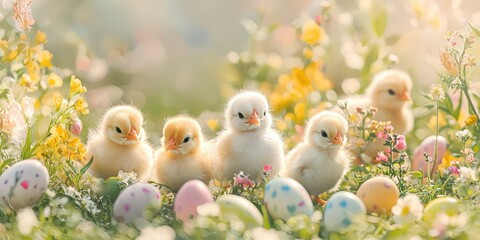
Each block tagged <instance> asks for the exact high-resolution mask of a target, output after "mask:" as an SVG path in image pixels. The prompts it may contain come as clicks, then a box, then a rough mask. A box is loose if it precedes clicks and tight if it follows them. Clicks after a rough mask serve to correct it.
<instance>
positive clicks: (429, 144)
mask: <svg viewBox="0 0 480 240" xmlns="http://www.w3.org/2000/svg"><path fill="white" fill-rule="evenodd" d="M446 152H447V139H445V138H444V137H442V136H438V145H437V159H436V164H435V169H434V171H436V170H437V167H438V166H440V164H441V163H442V159H443V157H444V156H445V153H446ZM425 153H426V154H428V156H430V157H431V158H432V159H433V157H434V154H435V136H430V137H427V138H425V139H424V140H423V141H422V143H420V145H418V147H417V148H415V151H414V152H413V157H412V169H413V170H414V171H419V170H421V171H422V172H423V173H424V174H425V175H426V174H427V168H428V163H427V162H426V161H425V157H424V154H425ZM432 168H433V162H432V163H430V170H431V169H432Z"/></svg>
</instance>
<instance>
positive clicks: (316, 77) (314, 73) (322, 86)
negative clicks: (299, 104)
mask: <svg viewBox="0 0 480 240" xmlns="http://www.w3.org/2000/svg"><path fill="white" fill-rule="evenodd" d="M305 75H306V76H307V77H308V78H309V79H311V82H313V83H315V85H316V88H317V90H319V91H321V92H325V91H327V90H330V89H332V88H333V84H332V81H330V80H329V79H327V78H325V76H323V74H322V72H320V64H319V63H317V62H312V63H311V64H310V65H308V67H307V68H306V69H305Z"/></svg>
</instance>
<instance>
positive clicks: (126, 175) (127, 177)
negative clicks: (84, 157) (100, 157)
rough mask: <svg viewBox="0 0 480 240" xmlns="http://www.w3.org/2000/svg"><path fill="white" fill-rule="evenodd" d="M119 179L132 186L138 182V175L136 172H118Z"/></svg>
mask: <svg viewBox="0 0 480 240" xmlns="http://www.w3.org/2000/svg"><path fill="white" fill-rule="evenodd" d="M88 160H90V159H88ZM118 178H119V179H120V181H122V182H123V183H125V184H127V185H128V184H131V182H136V181H137V173H136V172H124V171H122V170H120V171H118Z"/></svg>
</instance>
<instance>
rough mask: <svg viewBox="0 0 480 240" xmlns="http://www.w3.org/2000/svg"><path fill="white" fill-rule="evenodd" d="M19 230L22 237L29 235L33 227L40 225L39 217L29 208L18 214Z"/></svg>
mask: <svg viewBox="0 0 480 240" xmlns="http://www.w3.org/2000/svg"><path fill="white" fill-rule="evenodd" d="M17 225H18V230H19V231H20V233H21V234H22V235H29V234H30V232H32V229H33V227H35V226H37V225H38V220H37V216H35V213H34V212H33V210H32V209H31V208H29V207H27V208H23V209H21V210H20V211H18V213H17Z"/></svg>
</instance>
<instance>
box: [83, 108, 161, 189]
mask: <svg viewBox="0 0 480 240" xmlns="http://www.w3.org/2000/svg"><path fill="white" fill-rule="evenodd" d="M92 156H93V163H92V166H91V167H90V169H89V172H90V174H92V175H93V176H96V177H100V178H104V179H106V178H109V177H114V176H117V175H118V172H119V171H120V170H122V171H124V172H135V173H136V174H137V178H138V179H140V180H147V178H148V177H149V175H150V169H151V167H152V163H153V161H152V160H153V150H152V148H151V146H150V145H149V144H148V143H147V141H146V133H145V130H144V129H143V116H142V113H141V112H140V111H139V110H138V109H136V108H135V107H132V106H128V105H121V106H116V107H112V108H110V109H109V110H108V111H107V112H106V113H105V115H104V116H103V118H102V119H101V122H100V125H99V127H98V128H97V129H96V130H94V131H92V132H91V133H90V134H89V136H88V143H87V159H90V158H91V157H92Z"/></svg>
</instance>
